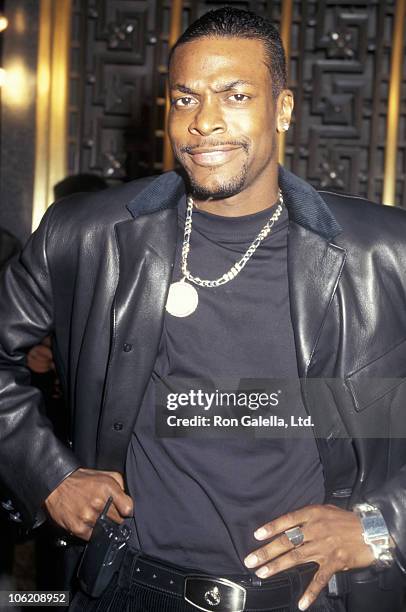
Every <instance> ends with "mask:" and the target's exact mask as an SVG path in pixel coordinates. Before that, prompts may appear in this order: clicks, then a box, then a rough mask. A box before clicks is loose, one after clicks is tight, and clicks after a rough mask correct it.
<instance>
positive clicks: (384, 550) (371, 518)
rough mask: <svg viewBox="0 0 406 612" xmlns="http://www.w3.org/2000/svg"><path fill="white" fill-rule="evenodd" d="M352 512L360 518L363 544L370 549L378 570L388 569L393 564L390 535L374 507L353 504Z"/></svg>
mask: <svg viewBox="0 0 406 612" xmlns="http://www.w3.org/2000/svg"><path fill="white" fill-rule="evenodd" d="M353 511H354V512H355V513H356V514H357V515H358V516H359V517H360V519H361V524H362V529H363V533H362V536H363V538H364V542H365V544H368V546H370V547H371V549H372V552H373V555H374V557H375V565H376V567H378V568H385V567H390V566H391V565H392V564H393V562H394V557H393V552H392V549H391V546H390V533H389V531H388V528H387V526H386V523H385V519H384V518H383V516H382V513H381V511H380V510H379V508H377V507H376V506H372V505H371V504H368V503H363V504H355V506H354V507H353Z"/></svg>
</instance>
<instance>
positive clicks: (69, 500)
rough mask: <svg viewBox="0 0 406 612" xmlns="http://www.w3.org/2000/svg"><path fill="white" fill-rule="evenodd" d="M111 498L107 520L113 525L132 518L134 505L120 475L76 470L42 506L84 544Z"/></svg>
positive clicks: (81, 469)
mask: <svg viewBox="0 0 406 612" xmlns="http://www.w3.org/2000/svg"><path fill="white" fill-rule="evenodd" d="M110 495H111V496H112V498H113V503H112V504H111V506H110V509H109V512H108V516H109V517H110V518H111V519H112V520H113V521H115V522H116V523H122V522H123V520H124V517H127V516H132V514H133V502H132V499H131V497H129V496H128V495H126V494H125V493H124V482H123V477H122V475H121V474H119V473H118V472H104V471H102V470H89V469H84V468H79V469H78V470H76V471H75V472H73V473H72V474H71V475H70V476H68V477H67V478H65V480H63V481H62V482H61V484H60V485H59V486H58V487H56V489H54V490H53V491H52V493H51V494H50V495H48V497H47V498H46V500H45V502H44V505H45V509H46V510H47V512H48V514H49V515H50V517H51V518H52V519H53V520H54V521H55V522H56V523H57V524H58V525H59V526H60V527H63V529H66V531H69V532H70V533H72V534H73V535H75V536H77V537H79V538H82V539H83V540H89V539H90V536H91V534H92V530H93V527H94V525H95V522H96V520H97V519H98V517H99V515H100V513H101V511H102V510H103V508H104V506H105V504H106V501H107V499H108V498H109V497H110Z"/></svg>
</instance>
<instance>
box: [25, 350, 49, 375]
mask: <svg viewBox="0 0 406 612" xmlns="http://www.w3.org/2000/svg"><path fill="white" fill-rule="evenodd" d="M27 366H28V367H29V368H30V370H32V371H33V372H35V373H36V374H45V372H49V371H50V370H55V364H54V358H53V355H52V351H51V349H50V348H49V347H48V346H45V345H44V344H37V345H36V346H33V347H32V348H31V349H30V350H29V351H28V353H27Z"/></svg>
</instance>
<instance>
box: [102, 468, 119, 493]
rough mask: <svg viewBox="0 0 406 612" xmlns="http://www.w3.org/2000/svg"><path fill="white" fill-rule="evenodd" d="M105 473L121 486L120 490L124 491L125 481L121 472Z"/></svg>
mask: <svg viewBox="0 0 406 612" xmlns="http://www.w3.org/2000/svg"><path fill="white" fill-rule="evenodd" d="M105 473H106V474H108V475H109V476H111V477H112V478H114V480H115V481H116V482H117V484H118V485H119V486H120V489H122V490H123V491H124V479H123V475H122V474H120V472H105Z"/></svg>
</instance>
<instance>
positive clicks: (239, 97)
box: [229, 93, 250, 102]
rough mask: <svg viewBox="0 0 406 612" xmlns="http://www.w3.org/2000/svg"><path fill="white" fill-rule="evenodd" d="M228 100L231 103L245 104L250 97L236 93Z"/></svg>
mask: <svg viewBox="0 0 406 612" xmlns="http://www.w3.org/2000/svg"><path fill="white" fill-rule="evenodd" d="M232 98H234V100H233V99H232ZM229 99H230V100H231V101H232V102H246V101H247V100H250V97H249V96H246V95H245V94H241V93H237V94H233V95H232V96H230V98H229Z"/></svg>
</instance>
